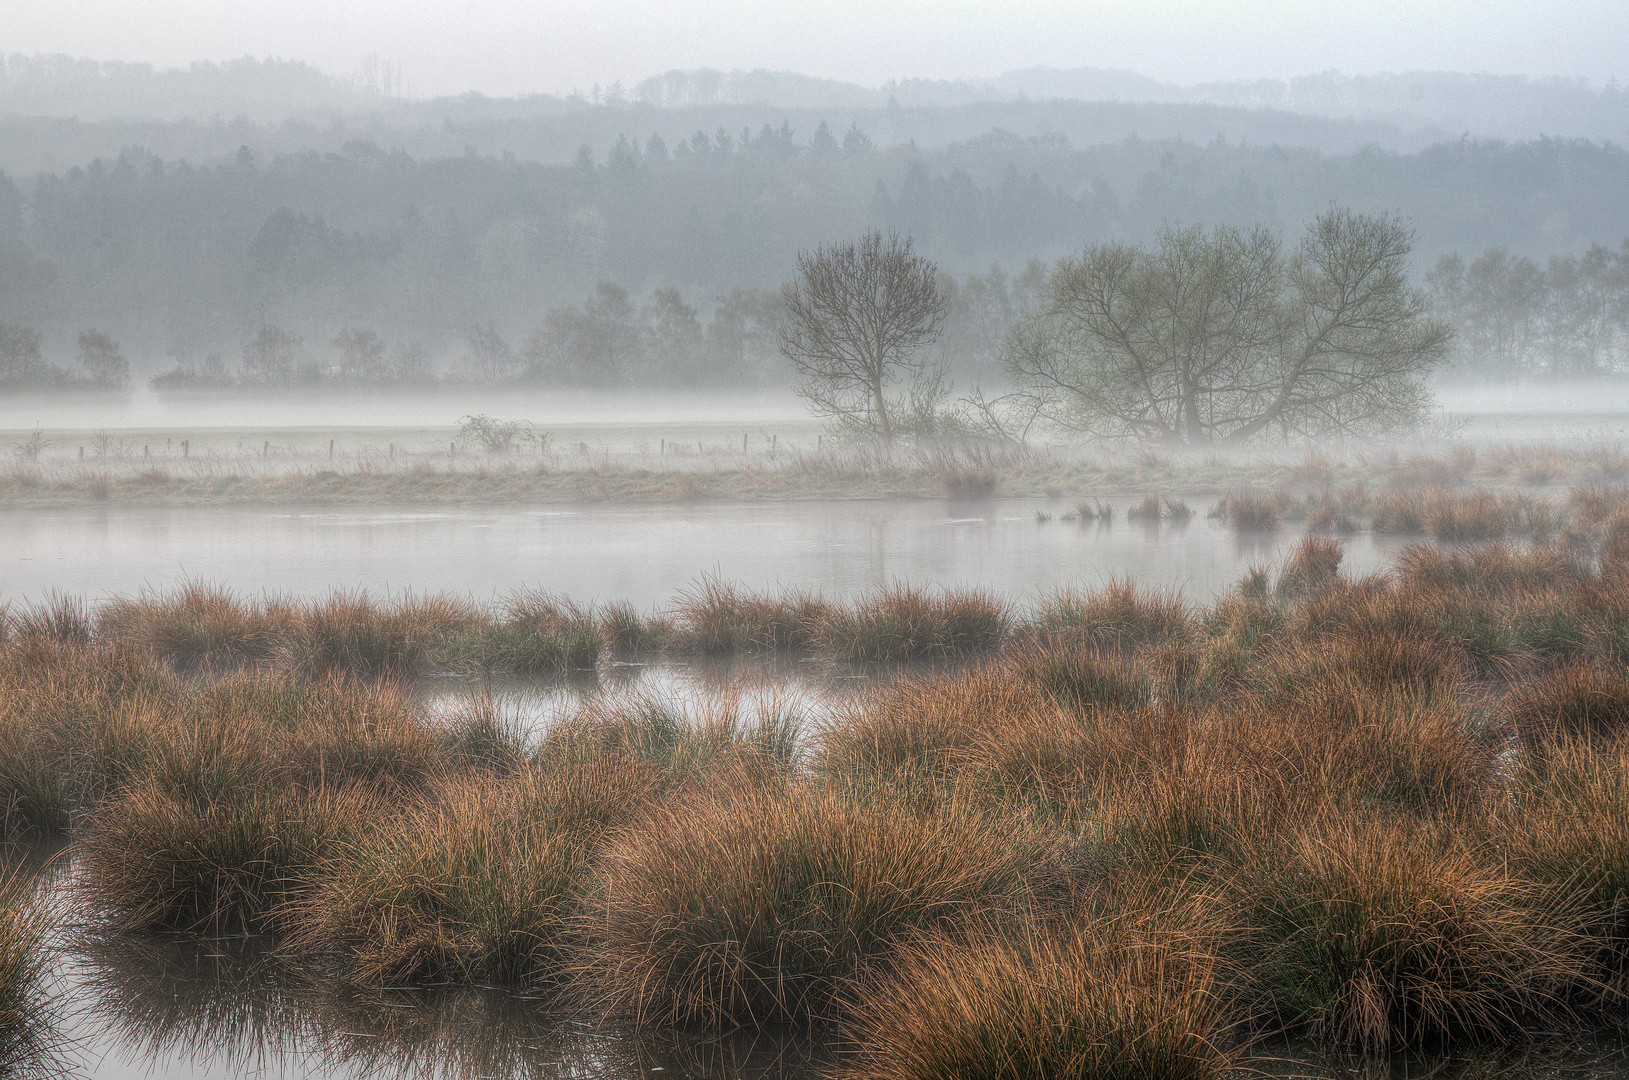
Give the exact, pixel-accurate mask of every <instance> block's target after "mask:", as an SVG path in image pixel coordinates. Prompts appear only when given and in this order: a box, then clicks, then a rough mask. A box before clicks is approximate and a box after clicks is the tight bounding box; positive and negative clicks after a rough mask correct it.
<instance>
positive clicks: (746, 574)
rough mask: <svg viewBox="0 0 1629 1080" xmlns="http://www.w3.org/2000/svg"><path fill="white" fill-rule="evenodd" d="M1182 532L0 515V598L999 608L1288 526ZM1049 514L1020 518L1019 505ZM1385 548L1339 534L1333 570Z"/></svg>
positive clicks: (718, 508)
mask: <svg viewBox="0 0 1629 1080" xmlns="http://www.w3.org/2000/svg"><path fill="white" fill-rule="evenodd" d="M1189 502H1190V505H1192V506H1194V507H1195V508H1196V509H1197V511H1198V513H1197V514H1196V515H1195V517H1194V518H1193V519H1192V520H1191V521H1188V522H1186V523H1175V522H1170V521H1166V522H1149V523H1142V522H1128V521H1126V519H1125V510H1126V508H1127V506H1128V505H1129V503H1126V502H1121V503H1119V504H1117V505H1115V506H1114V521H1113V523H1112V524H1108V525H1102V524H1098V523H1095V522H1093V523H1087V524H1079V523H1074V522H1065V521H1060V520H1056V518H1057V517H1058V516H1059V515H1060V514H1061V513H1062V512H1063V511H1065V510H1066V509H1067V504H1065V503H1063V502H1062V501H1058V500H1053V501H1047V500H1039V499H1037V500H1018V499H1014V500H1006V499H1003V500H994V501H986V502H981V503H975V504H957V503H950V502H944V501H935V500H914V501H900V502H884V501H880V500H859V499H855V500H840V501H821V502H772V503H771V502H761V503H707V504H698V505H672V504H662V505H635V506H630V505H627V504H621V505H607V506H602V505H585V506H576V507H548V508H536V507H508V506H505V507H457V508H434V509H428V508H425V507H366V508H346V509H337V508H332V507H324V508H310V509H304V510H302V509H294V508H288V507H249V506H234V507H103V508H83V507H79V508H72V509H7V510H4V511H0V599H11V600H36V599H39V598H40V597H42V596H45V595H47V594H48V593H50V592H51V591H52V590H59V591H64V592H68V593H72V594H76V595H80V596H85V597H88V598H91V599H95V598H100V597H104V596H108V595H116V594H127V593H132V592H136V591H139V590H141V589H144V588H165V587H168V586H171V585H173V584H175V583H176V582H177V581H179V580H181V579H183V578H200V579H204V580H207V581H213V582H217V583H222V584H225V585H228V586H230V587H233V588H236V589H238V590H240V591H244V592H248V593H260V592H274V593H283V594H304V595H311V594H315V593H323V592H327V591H328V590H330V589H333V588H336V587H340V588H366V589H368V590H370V591H372V592H374V593H376V594H380V593H400V592H402V591H405V590H413V591H415V592H435V591H450V592H455V593H460V594H465V595H469V596H472V597H474V598H476V599H478V600H485V599H490V598H492V597H494V596H501V595H502V594H504V593H506V592H508V591H510V590H512V589H515V588H517V587H521V586H530V587H541V588H546V589H551V590H556V591H560V592H563V593H566V594H567V595H569V596H571V597H573V598H575V599H578V600H583V601H587V600H628V601H630V602H632V603H633V604H635V605H636V606H638V607H640V608H651V607H656V606H660V605H663V604H665V603H667V602H668V601H669V600H670V599H671V598H672V597H673V596H674V595H675V594H677V593H679V592H681V591H683V590H685V589H686V588H688V587H690V586H693V585H694V584H696V582H697V581H698V579H699V578H700V576H701V575H703V574H715V575H717V576H719V577H721V578H723V579H724V580H727V581H733V582H738V583H741V584H744V585H749V586H752V587H755V588H767V587H773V586H777V585H782V586H798V587H807V588H812V589H816V590H818V591H820V592H822V593H824V594H825V595H826V596H827V597H829V598H834V599H835V598H841V597H847V596H852V595H853V594H855V593H859V592H863V591H865V590H867V589H869V588H872V587H873V586H876V585H882V584H889V583H892V582H895V581H901V582H910V583H914V584H934V585H943V586H947V587H954V586H963V587H967V586H977V587H982V588H987V589H993V590H995V591H997V592H999V593H1001V594H1003V595H1005V596H1006V597H1008V598H1009V599H1013V600H1023V599H1025V598H1027V597H1030V596H1032V595H1033V594H1035V593H1037V592H1039V591H1044V590H1049V589H1052V588H1055V587H1057V586H1060V585H1066V584H1081V585H1086V586H1095V585H1101V584H1103V583H1104V582H1106V581H1108V580H1109V579H1111V578H1114V577H1130V578H1132V579H1134V580H1136V581H1138V582H1139V583H1142V584H1146V585H1165V586H1174V587H1177V588H1180V589H1182V590H1183V591H1184V592H1185V593H1186V594H1187V596H1188V597H1189V598H1190V599H1191V600H1194V601H1200V602H1203V601H1205V600H1208V599H1210V598H1212V597H1214V596H1215V595H1217V594H1218V593H1220V592H1222V591H1224V590H1225V589H1227V588H1228V587H1229V586H1230V585H1232V584H1233V583H1234V582H1235V581H1237V580H1238V578H1239V576H1240V575H1241V574H1242V573H1243V572H1244V571H1245V569H1246V568H1248V567H1249V566H1251V565H1255V564H1261V563H1265V562H1268V561H1271V560H1273V559H1275V558H1277V557H1278V556H1279V555H1280V554H1281V553H1282V552H1283V550H1284V549H1285V548H1286V547H1288V546H1289V545H1290V544H1293V543H1294V542H1295V541H1296V540H1297V539H1298V537H1299V530H1298V528H1297V527H1296V526H1294V525H1293V524H1291V525H1288V526H1286V528H1285V529H1284V530H1282V531H1281V532H1276V533H1270V534H1266V535H1254V536H1239V535H1237V534H1235V533H1234V532H1233V531H1232V530H1231V529H1228V528H1227V527H1225V526H1223V525H1221V524H1220V523H1219V522H1216V521H1210V520H1207V519H1206V518H1205V516H1204V515H1205V512H1206V510H1208V509H1209V507H1210V505H1211V500H1209V499H1191V500H1189ZM1037 511H1040V512H1042V513H1046V514H1049V515H1051V516H1052V517H1053V519H1054V520H1051V521H1037V520H1036V513H1037ZM1401 546H1402V542H1401V541H1398V540H1395V539H1392V538H1376V537H1373V536H1370V535H1367V534H1360V535H1357V536H1353V537H1349V538H1347V540H1346V561H1345V564H1344V567H1343V569H1345V570H1346V571H1347V572H1348V573H1364V572H1367V571H1370V570H1373V569H1376V568H1378V567H1380V566H1382V565H1383V564H1384V563H1385V561H1386V559H1387V558H1388V557H1389V556H1390V555H1391V553H1393V552H1394V551H1395V550H1397V549H1398V548H1399V547H1401Z"/></svg>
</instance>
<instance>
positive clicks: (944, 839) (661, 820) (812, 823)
mask: <svg viewBox="0 0 1629 1080" xmlns="http://www.w3.org/2000/svg"><path fill="white" fill-rule="evenodd" d="M1042 857H1043V852H1042V849H1041V846H1040V845H1039V844H1037V843H1036V842H1035V841H1034V840H1032V839H1030V838H1029V837H1028V836H1027V835H1026V830H1025V828H1024V826H1023V824H1022V823H1021V822H1015V821H1013V820H1012V819H1011V818H1010V817H1009V816H1006V815H998V814H995V813H992V812H991V811H989V810H987V809H983V808H981V807H979V806H976V805H974V804H971V803H969V802H967V801H965V800H957V799H952V800H950V801H949V802H946V803H936V802H928V803H926V804H923V803H921V802H919V801H912V800H908V799H903V798H901V797H899V796H897V795H894V794H892V793H890V792H889V791H887V790H886V789H878V790H876V791H873V792H870V793H865V794H855V795H846V794H844V793H842V792H840V791H837V790H833V789H829V788H824V787H818V786H810V785H803V784H790V785H789V784H785V783H775V782H771V783H764V782H762V781H761V780H760V779H758V778H756V777H753V776H750V775H749V776H737V777H734V778H725V777H721V778H719V779H718V780H715V781H714V783H713V784H712V785H711V786H710V787H709V789H708V790H707V791H705V792H696V793H695V794H693V795H692V796H690V797H687V798H683V799H679V800H676V801H673V802H670V803H667V804H662V805H658V806H656V807H654V808H653V809H652V811H651V813H650V814H648V815H646V816H645V817H643V818H641V819H640V820H639V821H638V822H636V823H635V824H634V825H632V826H631V827H630V828H629V829H628V831H627V832H626V833H624V834H623V835H622V836H620V837H619V838H618V839H617V840H615V841H613V843H612V844H611V846H610V847H609V848H608V849H607V851H606V854H605V857H604V860H603V862H602V867H601V874H602V879H601V885H600V888H601V890H602V895H603V899H601V900H599V901H598V903H599V904H600V905H603V907H602V908H601V916H600V919H599V920H598V922H597V924H596V928H595V929H596V933H597V935H598V936H599V939H600V940H599V943H598V945H597V946H596V947H595V948H594V949H593V950H591V951H590V952H589V953H588V954H587V955H586V957H585V961H586V962H587V963H588V964H589V965H590V967H591V969H592V973H593V976H594V978H595V980H596V983H597V985H598V986H599V987H600V988H601V993H602V994H603V1003H604V1006H605V1007H608V1008H611V1009H615V1010H626V1011H628V1012H631V1013H633V1014H634V1015H635V1016H636V1017H638V1018H639V1019H640V1020H643V1021H657V1022H667V1023H680V1024H687V1023H694V1024H702V1025H706V1026H725V1027H728V1026H733V1025H736V1024H764V1023H769V1022H773V1021H785V1020H792V1021H808V1020H814V1019H820V1018H829V1017H832V1016H834V1015H836V1014H837V1012H838V1011H839V1010H840V998H841V994H842V991H843V987H844V985H845V982H846V980H848V979H850V978H851V977H853V976H854V975H855V974H856V973H857V972H858V971H859V969H860V968H861V966H862V965H864V964H867V963H869V962H871V961H873V960H875V959H877V958H879V957H881V956H883V955H885V954H886V953H887V952H888V950H890V949H891V948H892V947H894V946H895V945H897V944H899V943H902V942H903V941H905V940H906V939H908V938H909V937H910V936H912V935H914V934H917V933H920V932H923V931H926V930H931V929H934V928H936V927H940V926H943V925H945V924H949V923H954V922H956V921H959V920H962V919H966V918H969V917H976V916H979V915H982V914H985V913H988V912H990V911H991V910H994V909H999V908H1003V907H1006V906H1009V905H1011V904H1013V903H1015V902H1016V901H1017V900H1018V898H1019V897H1020V896H1021V895H1022V893H1023V883H1024V876H1025V874H1026V873H1029V872H1031V871H1032V870H1033V869H1034V868H1035V867H1036V865H1037V864H1038V862H1039V861H1040V860H1041V858H1042Z"/></svg>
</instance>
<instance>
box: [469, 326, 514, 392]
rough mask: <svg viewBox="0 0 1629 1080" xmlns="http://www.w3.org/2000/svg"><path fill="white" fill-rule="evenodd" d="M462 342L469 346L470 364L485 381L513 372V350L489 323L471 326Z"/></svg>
mask: <svg viewBox="0 0 1629 1080" xmlns="http://www.w3.org/2000/svg"><path fill="white" fill-rule="evenodd" d="M464 342H465V344H466V345H468V346H469V359H470V366H471V367H472V368H474V369H475V373H476V374H477V375H478V376H480V377H481V378H482V379H484V380H485V381H487V382H491V381H493V380H494V379H501V378H503V377H504V376H506V375H509V374H512V373H513V372H514V370H515V362H516V361H515V351H514V350H513V349H511V348H510V347H509V342H507V341H505V340H504V339H503V338H502V337H500V336H499V334H498V331H497V328H496V327H494V326H493V325H492V324H491V323H487V324H486V325H485V326H473V327H471V328H470V330H469V333H467V334H466V335H464Z"/></svg>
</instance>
